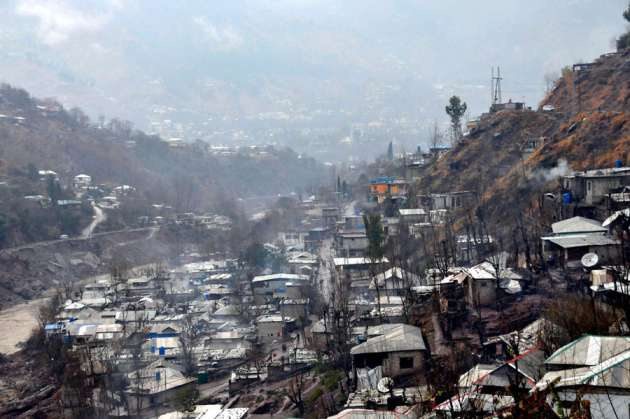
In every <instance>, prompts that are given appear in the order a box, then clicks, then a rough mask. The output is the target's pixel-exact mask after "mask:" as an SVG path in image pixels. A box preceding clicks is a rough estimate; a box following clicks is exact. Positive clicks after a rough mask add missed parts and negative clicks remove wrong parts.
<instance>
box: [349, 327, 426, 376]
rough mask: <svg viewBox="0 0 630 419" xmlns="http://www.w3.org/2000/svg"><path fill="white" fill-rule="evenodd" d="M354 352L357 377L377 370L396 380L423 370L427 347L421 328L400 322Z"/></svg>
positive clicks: (354, 369)
mask: <svg viewBox="0 0 630 419" xmlns="http://www.w3.org/2000/svg"><path fill="white" fill-rule="evenodd" d="M350 354H351V355H352V368H353V372H354V375H355V379H356V378H357V376H358V375H362V374H364V373H367V374H368V375H369V374H370V372H369V370H373V369H378V370H379V371H380V375H381V376H383V377H390V378H392V379H396V378H398V377H402V376H409V375H411V374H416V373H418V372H420V371H422V369H423V366H424V358H425V354H426V346H425V344H424V339H423V337H422V330H420V328H418V327H415V326H410V325H407V324H399V325H397V326H395V327H392V328H389V329H388V330H387V331H385V332H384V334H383V335H380V336H376V337H373V338H369V339H368V340H366V341H365V342H364V343H361V344H359V345H357V346H355V347H353V348H352V349H351V350H350ZM360 370H363V371H360ZM377 374H379V373H378V372H377Z"/></svg>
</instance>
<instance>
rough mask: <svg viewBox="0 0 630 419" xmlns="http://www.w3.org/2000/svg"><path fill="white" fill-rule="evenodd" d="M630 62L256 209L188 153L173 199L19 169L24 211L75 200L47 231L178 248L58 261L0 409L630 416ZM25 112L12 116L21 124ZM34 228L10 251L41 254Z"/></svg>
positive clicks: (562, 83) (611, 56)
mask: <svg viewBox="0 0 630 419" xmlns="http://www.w3.org/2000/svg"><path fill="white" fill-rule="evenodd" d="M629 14H630V12H629ZM628 63H630V49H628V48H625V47H623V46H620V48H619V50H618V51H617V52H614V53H608V54H604V55H602V56H601V57H600V58H599V59H597V60H596V61H594V62H592V63H576V64H575V65H573V66H571V67H567V68H566V69H564V70H563V73H562V77H561V78H560V79H559V80H557V81H556V83H555V85H554V87H553V88H552V89H550V91H549V93H548V95H547V96H546V97H545V98H544V99H543V101H542V102H541V103H540V105H539V106H537V107H529V106H527V104H524V103H521V102H513V101H512V100H507V101H505V102H503V101H494V102H493V103H492V104H491V105H490V106H489V108H488V112H487V113H484V114H482V115H480V116H479V117H478V118H471V120H470V121H468V123H467V124H466V126H465V129H464V130H463V132H462V133H461V136H457V135H454V141H453V143H452V144H448V145H447V144H445V142H439V141H435V143H434V144H432V145H431V146H430V147H428V148H427V147H425V148H422V147H418V148H417V149H416V150H415V151H414V152H411V153H408V152H401V153H395V152H394V151H393V148H392V146H391V144H390V147H389V149H388V151H387V153H386V155H384V156H383V157H382V158H379V159H378V160H377V161H375V162H374V163H371V164H370V165H369V166H362V167H355V166H351V167H346V168H344V169H340V170H338V171H336V172H335V176H333V177H334V178H335V179H334V180H333V181H332V182H330V181H328V183H330V185H328V184H325V185H324V186H321V187H314V186H313V185H310V187H308V188H307V187H304V193H303V194H301V193H300V194H297V193H294V194H290V195H282V196H279V195H278V194H276V193H275V191H274V193H270V195H271V196H272V199H271V200H272V201H273V202H272V203H271V204H269V205H267V206H266V207H261V208H257V209H261V211H255V212H252V213H250V214H245V213H244V212H242V211H238V210H234V209H233V208H229V210H226V209H225V208H218V207H208V208H198V207H195V206H194V205H192V204H190V205H181V204H182V201H185V200H190V201H192V200H193V199H195V198H194V197H193V196H192V190H188V189H187V186H189V185H190V184H188V183H187V184H182V183H177V181H176V179H177V173H179V172H178V171H177V170H180V169H181V168H177V170H175V169H173V170H175V171H174V172H173V173H175V175H174V177H175V179H174V180H173V183H169V184H170V185H171V186H172V188H173V191H172V194H170V196H160V198H164V199H160V200H158V199H157V197H156V195H154V194H152V193H151V191H150V190H151V188H152V187H153V186H155V184H158V183H159V181H158V180H160V179H161V180H164V179H166V178H159V179H158V180H155V179H149V180H147V181H146V182H142V181H141V182H139V183H134V182H127V181H126V179H139V178H142V176H141V175H139V174H138V173H139V172H138V173H136V169H129V173H131V174H134V176H131V175H129V176H127V178H125V177H124V176H119V175H116V176H112V177H110V178H107V177H106V176H104V173H105V171H98V172H96V173H92V172H91V171H89V170H78V169H79V168H78V167H75V165H74V164H73V162H66V164H59V165H60V166H63V171H64V173H63V174H62V175H60V174H59V173H58V172H61V170H60V169H57V168H56V167H55V165H54V164H53V162H50V164H48V165H46V166H45V167H44V166H42V167H41V168H40V167H39V166H41V165H39V166H35V165H32V167H28V170H26V168H25V167H23V166H25V165H24V164H22V163H23V162H21V163H20V164H21V166H20V167H22V169H20V170H22V172H20V173H18V174H16V173H15V167H17V165H15V167H14V168H13V171H9V170H6V171H5V172H4V173H5V177H6V178H7V179H8V180H7V182H5V184H3V185H0V187H8V182H11V181H14V182H18V181H16V179H20V180H19V182H27V183H26V184H28V187H27V188H26V187H22V186H23V185H24V184H22V183H19V184H18V183H16V184H18V185H19V186H18V187H17V189H18V191H17V192H15V193H13V192H12V195H11V196H12V199H19V200H20V203H21V204H20V208H24V206H31V207H29V208H32V211H35V208H36V209H37V211H48V210H50V211H55V212H56V214H68V215H61V216H60V218H59V220H61V221H60V222H61V223H62V227H61V228H57V227H55V228H52V227H51V232H50V233H49V234H48V235H47V237H45V238H46V239H47V244H46V245H51V243H52V246H60V247H61V246H71V245H72V246H74V245H73V244H71V243H73V240H77V243H78V242H79V241H89V240H92V239H93V238H94V236H95V235H98V234H100V233H106V234H109V233H112V232H113V233H116V232H120V231H129V230H133V231H135V232H139V233H142V234H144V233H147V234H148V236H147V239H150V240H158V241H159V242H160V243H162V245H164V246H165V247H168V251H163V252H158V251H157V250H156V251H155V253H154V254H153V257H152V258H151V260H148V259H146V258H143V259H140V258H138V259H137V260H132V259H131V258H130V257H128V258H126V257H125V256H129V255H128V254H126V253H131V250H128V249H132V248H134V247H135V246H136V245H137V243H136V242H134V241H130V242H127V241H121V242H119V243H117V244H114V245H112V248H116V247H121V248H123V250H124V251H123V252H113V251H107V252H105V251H103V250H102V249H100V251H101V253H99V256H100V257H102V260H101V259H98V260H97V259H95V257H94V258H93V257H92V256H89V257H87V256H84V257H83V259H81V260H77V258H72V259H71V262H70V263H72V264H75V265H81V264H86V263H87V262H86V260H88V259H90V260H92V263H93V265H95V266H94V269H93V270H92V271H90V272H91V273H92V274H97V273H98V274H100V275H99V276H94V275H90V276H87V275H84V276H83V277H82V278H74V277H73V278H69V277H66V278H63V276H64V275H63V274H62V273H60V274H59V275H58V276H55V283H54V284H51V288H54V292H49V294H48V295H47V299H46V300H45V302H44V303H43V304H42V307H41V309H40V310H39V313H38V318H37V322H38V325H37V327H36V328H35V330H34V331H33V334H32V336H31V337H30V338H29V339H28V340H27V341H26V342H24V343H23V344H22V346H21V348H20V350H19V351H16V352H15V353H13V354H10V355H2V354H0V366H2V369H3V371H4V373H3V374H2V375H1V376H0V416H2V417H22V418H26V417H81V418H82V417H120V418H125V417H159V418H164V419H170V418H172V419H179V418H197V419H202V418H203V419H213V418H221V419H227V418H234V419H241V418H271V417H283V418H290V417H308V418H326V417H327V418H339V419H341V418H406V419H415V418H454V417H466V418H468V417H471V418H472V417H475V418H480V417H484V418H485V417H492V418H494V417H500V418H507V417H515V418H525V417H541V418H560V417H571V418H611V417H616V418H628V417H630V410H629V407H630V242H629V241H628V238H629V235H630V232H629V229H630V204H629V203H630V149H629V148H628V139H629V138H630V110H629V109H628V98H629V97H630V93H628V92H629V91H628V85H629V83H630V78H629V70H630V64H628ZM6 91H9V92H14V91H13V90H11V89H9V88H8V87H7V88H6ZM14 93H15V92H14ZM0 98H2V96H0ZM5 102H6V103H8V100H7V101H5ZM29 103H31V102H30V100H29ZM33 103H36V102H33ZM36 109H37V112H39V113H40V114H42V113H53V114H55V113H57V112H61V110H60V109H59V108H57V107H56V106H55V105H54V104H51V103H48V104H39V105H36ZM15 115H18V116H15ZM15 115H12V116H8V115H5V114H2V115H0V118H1V119H0V128H3V126H4V125H3V124H7V126H10V128H6V127H4V129H6V130H14V129H15V130H18V131H19V130H21V129H22V128H21V127H22V126H23V124H25V123H26V122H25V121H26V119H25V118H27V117H23V116H19V115H21V113H16V114H15ZM20 118H22V119H20ZM5 119H10V120H11V121H10V122H6V121H4V120H5ZM3 121H4V122H3ZM75 122H76V121H75ZM16 127H17V128H16ZM84 129H85V130H100V129H101V128H96V127H94V126H91V127H84ZM103 129H104V128H103ZM121 138H123V137H121ZM125 138H127V139H126V140H124V141H123V142H121V143H120V144H118V147H120V150H128V151H129V150H131V151H129V153H136V152H138V153H139V154H142V152H141V151H137V150H136V147H139V145H138V143H136V142H133V141H135V140H131V139H129V138H131V137H125ZM134 138H136V139H137V140H138V141H139V142H140V141H148V140H147V139H146V138H145V137H144V135H143V134H141V133H138V134H135V137H134ZM155 141H158V140H155ZM158 142H159V145H158V146H156V147H163V149H162V148H160V150H162V151H164V150H167V151H168V153H175V154H177V153H190V154H189V155H187V156H188V157H186V158H185V159H182V160H180V161H179V162H180V164H181V163H182V162H184V163H185V162H193V163H194V165H195V167H194V168H195V170H199V171H198V172H196V176H197V178H196V181H195V182H199V178H201V177H203V175H204V174H207V173H209V172H208V171H206V170H209V169H203V170H202V169H199V167H202V166H203V164H202V163H200V160H196V159H197V158H201V157H200V156H203V157H204V158H209V159H228V160H230V161H231V163H230V164H232V163H233V164H234V165H238V163H236V162H235V161H236V159H246V160H247V161H255V163H254V166H253V167H259V166H258V165H260V164H268V165H269V166H275V165H281V164H282V163H283V162H285V161H291V163H290V164H291V165H298V166H299V165H300V162H299V161H298V160H304V161H308V163H306V164H305V166H308V167H307V168H305V170H304V171H303V172H300V173H301V176H302V177H304V178H305V179H306V183H314V182H315V180H314V179H315V178H316V176H315V174H314V173H313V172H318V173H319V171H320V170H321V168H319V167H317V165H316V163H314V162H312V161H310V160H309V159H308V158H306V157H302V156H301V155H297V156H296V155H295V154H294V153H292V152H288V151H286V152H284V151H279V150H276V149H275V148H274V147H271V146H250V147H241V148H239V147H226V146H208V145H200V144H191V143H184V142H182V141H181V140H180V139H177V138H175V139H169V140H159V141H158ZM16 143H18V141H17V140H16ZM154 145H155V144H154ZM140 147H141V146H140ZM200 147H201V149H200ZM383 148H384V149H385V147H383ZM133 150H136V151H133ZM156 154H159V153H156ZM130 155H131V154H130ZM3 156H4V154H3ZM134 156H135V154H134ZM144 157H146V156H144ZM144 157H143V158H144ZM154 157H155V156H154ZM129 158H130V159H131V158H132V157H129ZM143 158H141V157H138V156H135V157H133V161H138V162H143V164H146V166H144V169H145V170H146V171H147V173H152V172H156V173H158V174H157V175H156V176H158V175H159V169H156V167H158V166H156V165H153V164H152V163H155V162H152V161H151V159H150V158H146V160H143ZM155 158H157V157H155ZM136 159H137V160H136ZM211 161H212V162H214V163H213V164H215V163H216V161H215V160H211ZM239 161H242V160H239ZM296 161H297V163H296ZM217 164H218V163H217ZM197 165H199V166H197ZM228 166H229V165H228ZM230 167H231V166H230ZM181 170H183V169H181ZM265 170H268V171H273V170H274V167H272V168H267V169H265ZM282 173H284V172H282ZM282 173H281V174H279V175H278V177H281V176H282ZM256 175H257V172H256V170H255V169H253V170H250V171H248V172H247V173H245V174H243V178H244V180H242V182H244V183H247V182H248V179H253V178H255V177H256ZM147 177H149V176H148V175H147ZM97 179H101V180H102V179H107V181H103V182H101V181H97ZM154 180H155V182H156V183H155V184H154V183H153V181H154ZM239 182H240V181H239ZM200 183H203V182H200ZM204 191H205V192H207V193H209V190H205V189H204ZM213 192H216V191H214V189H213ZM217 194H218V192H217ZM213 196H214V195H213ZM16 197H17V198H16ZM140 198H142V199H141V201H142V205H137V206H136V204H137V202H136V200H140ZM153 198H156V199H153ZM267 198H269V196H267ZM128 207H133V208H132V209H133V211H132V210H129V211H127V212H125V214H124V215H121V213H122V212H123V211H126V208H128ZM69 217H74V218H73V219H72V220H69ZM63 220H66V221H65V222H67V223H73V224H72V227H70V226H69V225H70V224H68V225H66V226H63V222H64V221H63ZM18 236H19V239H18V238H16V239H15V243H12V244H21V243H20V240H22V241H26V242H28V240H26V239H24V237H25V235H17V234H16V235H14V238H15V237H18ZM154 236H155V237H154ZM97 239H98V237H97ZM139 240H141V241H144V240H145V239H144V238H142V239H139ZM48 241H50V242H48ZM89 243H91V244H90V246H92V248H90V249H91V250H90V251H94V253H97V249H96V247H99V245H95V244H94V242H93V241H90V242H89ZM149 243H150V244H149V245H146V243H145V246H148V247H150V246H153V243H154V241H150V242H149ZM22 246H23V247H22ZM22 246H17V247H14V248H12V249H5V250H4V253H5V254H8V253H10V252H14V253H15V254H17V255H18V256H16V259H14V260H20V261H21V262H22V263H23V264H24V265H28V264H29V263H26V262H24V261H25V260H26V259H24V258H22V259H20V256H19V255H20V252H21V251H23V250H25V249H26V252H32V251H33V249H32V247H29V246H28V244H23V245H22ZM77 246H80V245H79V244H77ZM138 246H140V245H139V244H138ZM75 250H76V249H75ZM144 251H147V252H148V250H144ZM105 253H108V255H107V258H106V257H105V255H104V254H105ZM79 259H80V258H79ZM105 259H107V263H105V262H104V261H105ZM72 260H74V262H72ZM139 260H142V261H143V263H139V262H138V261H139ZM46 263H47V264H48V267H47V269H50V271H49V272H51V273H50V274H49V275H51V277H52V272H59V270H60V269H61V268H60V267H59V266H57V268H59V269H57V268H55V266H54V265H55V263H56V264H57V265H61V264H60V263H59V261H58V262H54V261H53V262H51V261H50V260H47V261H46ZM24 269H27V268H24ZM9 281H10V279H6V282H7V283H8V284H11V283H10V282H9ZM11 287H12V286H11V285H7V286H6V288H11ZM36 294H37V296H39V294H43V291H42V292H41V293H39V290H38V293H35V292H33V293H32V294H29V295H28V297H31V296H35V295H36Z"/></svg>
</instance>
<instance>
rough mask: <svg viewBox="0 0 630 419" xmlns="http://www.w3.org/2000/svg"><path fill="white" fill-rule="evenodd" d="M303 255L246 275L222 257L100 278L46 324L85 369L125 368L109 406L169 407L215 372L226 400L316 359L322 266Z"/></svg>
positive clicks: (128, 409)
mask: <svg viewBox="0 0 630 419" xmlns="http://www.w3.org/2000/svg"><path fill="white" fill-rule="evenodd" d="M304 256H305V253H304V252H302V253H300V254H296V253H293V257H291V258H290V260H291V261H292V262H293V263H292V264H291V269H294V270H295V271H296V272H304V273H290V272H288V271H287V272H286V273H282V272H281V273H274V274H263V275H258V276H255V277H253V278H251V279H248V278H243V275H242V272H241V271H239V267H238V263H236V262H235V261H233V260H223V259H222V260H217V261H201V262H192V263H189V264H186V265H182V266H180V267H177V268H175V269H172V270H170V271H166V270H163V269H153V270H147V271H146V272H143V273H142V274H140V275H131V276H130V277H119V276H112V277H111V278H108V279H101V280H98V281H96V282H92V283H88V284H86V285H84V286H83V287H82V289H81V290H80V291H75V292H71V293H69V295H68V296H67V297H68V299H67V300H66V301H65V302H63V304H62V305H61V307H60V310H59V313H58V314H57V316H56V320H55V322H52V323H50V324H47V325H46V326H45V332H46V334H47V335H48V336H57V337H59V338H60V339H62V340H63V342H64V344H66V345H68V346H70V347H71V348H72V349H73V350H75V351H76V352H77V353H80V354H82V355H81V356H82V359H83V361H84V363H83V368H84V369H86V370H89V372H90V373H92V374H96V375H105V374H107V375H110V376H112V375H113V376H119V377H123V378H122V382H123V383H124V388H123V389H122V391H123V394H124V397H122V396H120V395H118V396H116V397H117V398H118V400H119V404H118V405H117V406H116V408H115V409H113V408H111V411H109V412H108V414H110V415H113V416H116V415H125V414H129V413H136V412H142V411H145V410H146V409H158V408H160V409H162V408H165V407H168V406H171V407H173V406H174V400H175V399H176V398H177V397H178V396H177V395H178V394H181V392H182V391H185V390H186V389H189V388H192V387H194V386H196V387H198V388H200V389H202V388H204V385H206V384H207V383H208V382H216V381H217V380H219V381H221V382H222V383H225V384H227V385H226V388H225V391H224V392H222V393H221V395H217V396H222V397H224V400H225V401H227V400H228V399H229V397H230V396H234V395H235V394H238V393H239V392H240V391H241V390H242V389H243V388H244V387H248V388H249V387H251V386H255V385H257V384H258V385H262V383H264V382H267V381H273V380H281V379H283V378H286V377H287V376H288V375H290V374H291V373H293V372H294V371H296V370H305V369H309V368H311V367H312V366H313V365H314V364H315V363H316V362H318V361H321V359H322V355H321V354H316V353H315V352H314V351H312V350H310V349H308V348H306V347H305V338H304V332H303V330H304V327H305V326H306V325H307V324H308V323H309V322H310V321H311V319H310V312H311V301H310V298H311V295H312V293H313V291H312V279H313V277H314V275H316V274H317V268H318V266H314V265H315V261H314V260H311V259H310V258H311V257H313V258H315V260H316V259H317V258H316V257H315V256H309V258H305V257H304ZM285 266H287V269H288V268H289V266H288V265H285ZM307 267H308V268H310V270H309V269H305V268H307ZM255 354H262V355H255ZM206 388H207V389H210V390H211V389H212V388H213V387H212V386H211V385H210V384H208V385H207V386H206ZM210 390H209V391H210ZM100 391H105V393H107V391H108V390H107V389H106V390H100ZM112 391H113V390H112ZM118 392H119V393H120V389H118ZM119 393H116V394H119ZM111 397H112V394H104V395H103V400H105V399H108V400H109V399H111ZM116 397H114V398H116ZM97 400H100V399H99V398H98V397H97ZM123 400H125V402H123ZM103 403H104V402H103ZM100 407H101V408H105V405H104V404H103V405H102V406H100ZM246 412H247V409H245V410H244V411H243V410H242V409H241V410H239V411H238V412H237V413H238V414H239V415H237V416H232V415H231V414H232V413H233V412H228V413H230V415H228V416H225V415H224V416H217V417H239V418H240V417H243V416H244V415H245V414H246ZM203 417H206V416H203ZM208 417H214V416H208Z"/></svg>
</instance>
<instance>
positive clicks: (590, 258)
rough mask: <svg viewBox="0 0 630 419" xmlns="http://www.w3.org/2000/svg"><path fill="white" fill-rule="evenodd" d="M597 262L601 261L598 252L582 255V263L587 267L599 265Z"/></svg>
mask: <svg viewBox="0 0 630 419" xmlns="http://www.w3.org/2000/svg"><path fill="white" fill-rule="evenodd" d="M597 262H599V256H597V254H595V253H587V254H585V255H584V256H582V265H583V266H584V267H585V268H592V267H593V266H595V265H597Z"/></svg>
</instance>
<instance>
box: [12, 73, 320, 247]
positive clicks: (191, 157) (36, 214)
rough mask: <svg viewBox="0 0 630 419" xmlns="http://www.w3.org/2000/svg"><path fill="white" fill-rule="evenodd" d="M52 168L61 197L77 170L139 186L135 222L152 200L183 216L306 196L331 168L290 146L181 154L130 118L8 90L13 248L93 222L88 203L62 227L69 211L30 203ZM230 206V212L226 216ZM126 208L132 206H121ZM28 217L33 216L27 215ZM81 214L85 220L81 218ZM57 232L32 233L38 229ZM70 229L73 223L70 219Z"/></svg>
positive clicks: (189, 148) (96, 180)
mask: <svg viewBox="0 0 630 419" xmlns="http://www.w3.org/2000/svg"><path fill="white" fill-rule="evenodd" d="M39 170H53V171H55V172H56V173H57V174H58V175H59V178H60V183H61V185H62V187H63V190H62V191H61V192H60V194H61V195H60V196H59V197H60V198H70V197H72V193H71V191H69V187H70V185H71V182H72V179H73V177H74V176H75V175H77V174H79V173H87V174H89V175H90V176H91V177H92V180H93V184H98V185H106V186H109V187H114V186H116V185H132V186H133V187H135V188H136V190H137V194H136V196H135V198H134V203H133V206H132V208H127V209H128V211H127V212H126V214H127V215H128V219H130V220H134V219H137V216H140V215H143V214H145V213H146V209H147V208H149V207H150V205H151V204H154V203H160V204H162V203H164V204H167V205H170V206H172V207H173V208H174V209H175V210H176V211H179V212H187V211H194V210H195V211H218V212H225V211H226V210H227V209H229V208H231V206H230V205H226V203H229V201H231V200H234V199H237V198H241V197H243V198H246V197H252V196H269V195H276V194H280V193H282V194H286V193H289V192H292V191H296V190H297V191H304V190H307V189H309V188H311V187H313V186H317V185H319V184H320V183H321V180H322V179H323V178H324V175H325V173H326V168H325V167H324V166H323V165H320V164H318V163H317V162H315V161H314V160H313V159H311V158H307V157H303V156H300V155H298V154H296V153H294V152H293V151H291V150H290V149H276V148H274V147H267V148H265V149H261V150H255V152H252V151H251V150H249V149H244V150H241V151H239V152H237V153H233V154H231V155H229V156H215V155H213V154H212V153H210V151H209V150H208V148H207V146H206V145H205V144H204V143H201V142H197V143H194V144H187V145H186V146H185V147H183V148H173V147H169V145H168V144H167V143H166V142H164V141H162V140H161V139H160V138H158V137H154V136H149V135H146V134H144V133H143V132H140V131H137V130H133V129H132V127H131V125H130V124H129V123H127V122H125V121H119V120H111V121H109V122H105V121H100V122H99V123H98V124H96V123H92V122H90V121H89V119H88V118H87V117H86V116H85V115H84V114H83V112H81V111H80V110H78V109H71V110H65V109H64V108H63V107H62V106H61V105H59V104H58V103H56V102H55V101H52V100H38V99H34V98H31V97H30V96H29V94H28V93H27V92H26V91H24V90H21V89H16V88H12V87H10V86H7V85H4V86H2V87H0V181H2V182H4V183H2V188H3V189H2V190H0V201H1V203H2V205H0V236H1V237H0V239H2V240H0V242H2V241H4V242H5V245H14V244H19V243H24V242H29V241H36V240H43V239H50V238H53V237H55V235H58V234H60V233H70V234H74V233H76V232H77V231H78V230H79V229H80V227H81V226H82V225H83V224H85V222H86V221H85V219H84V218H85V217H84V216H91V210H90V208H89V206H88V207H87V208H84V212H83V213H77V214H75V218H76V219H75V220H73V223H72V224H71V225H72V229H71V230H67V229H66V228H64V226H63V223H62V221H63V220H62V218H63V217H66V218H67V214H69V213H68V212H62V211H60V210H57V211H42V210H41V208H39V207H38V206H37V205H34V204H32V203H27V202H25V201H24V196H27V195H44V196H46V195H49V192H50V191H47V185H46V183H45V182H42V181H41V179H40V177H39V176H38V175H37V171H39ZM226 207H227V209H226ZM123 209H124V208H123ZM25 213H28V214H29V215H30V216H29V217H28V218H27V219H24V217H22V215H23V214H25ZM82 217H83V218H82ZM35 224H37V225H46V226H49V227H50V228H37V229H33V228H31V226H33V225H35ZM66 224H69V223H67V222H66Z"/></svg>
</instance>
